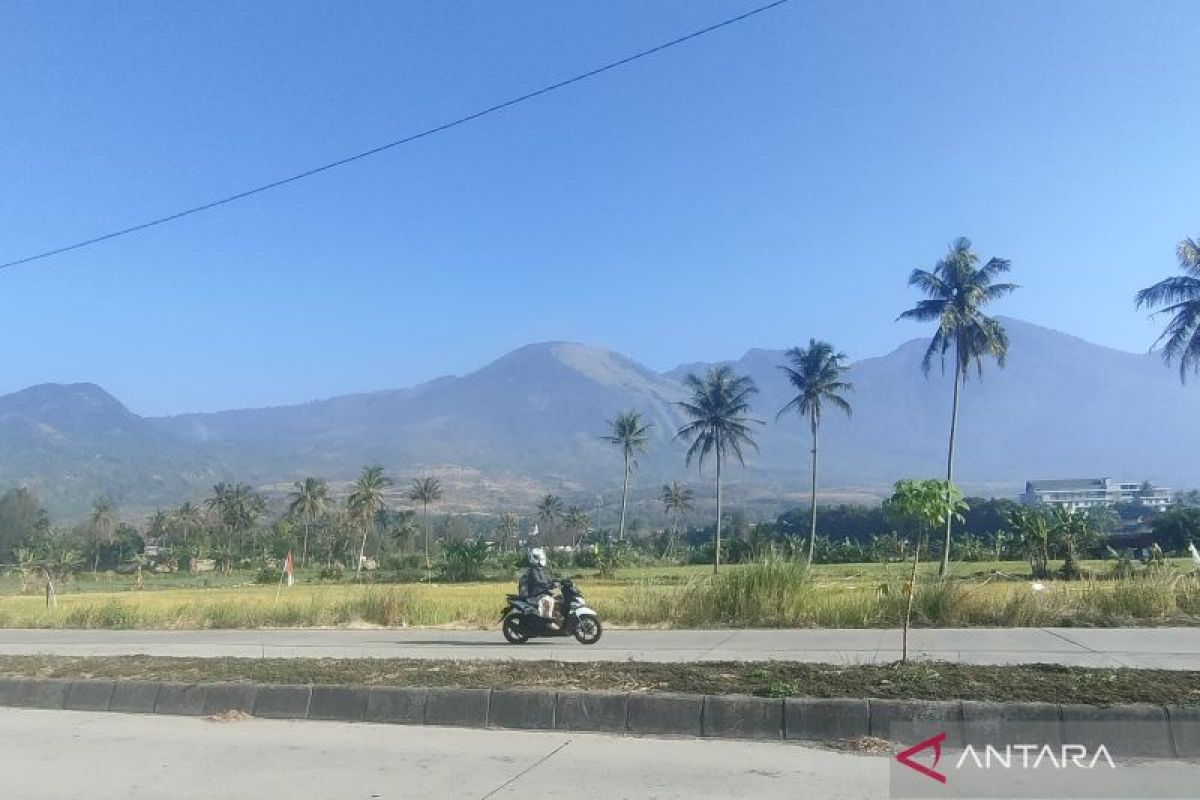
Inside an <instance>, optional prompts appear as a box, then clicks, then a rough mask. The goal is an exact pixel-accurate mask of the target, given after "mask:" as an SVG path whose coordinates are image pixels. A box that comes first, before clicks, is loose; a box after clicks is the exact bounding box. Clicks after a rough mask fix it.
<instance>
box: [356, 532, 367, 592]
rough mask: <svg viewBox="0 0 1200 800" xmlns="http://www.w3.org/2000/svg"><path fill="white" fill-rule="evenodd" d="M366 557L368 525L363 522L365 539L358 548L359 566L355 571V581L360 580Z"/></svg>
mask: <svg viewBox="0 0 1200 800" xmlns="http://www.w3.org/2000/svg"><path fill="white" fill-rule="evenodd" d="M366 555H367V523H366V521H365V520H364V521H363V538H362V544H361V545H360V546H359V548H358V565H357V566H356V567H355V569H354V580H358V579H359V576H360V575H362V564H363V559H364V558H366Z"/></svg>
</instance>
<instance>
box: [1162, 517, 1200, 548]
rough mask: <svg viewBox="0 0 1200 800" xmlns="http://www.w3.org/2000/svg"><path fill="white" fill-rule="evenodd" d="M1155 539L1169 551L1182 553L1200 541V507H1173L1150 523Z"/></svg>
mask: <svg viewBox="0 0 1200 800" xmlns="http://www.w3.org/2000/svg"><path fill="white" fill-rule="evenodd" d="M1150 525H1151V526H1152V527H1153V529H1154V540H1155V541H1156V542H1158V543H1159V545H1160V546H1161V547H1163V548H1165V549H1166V550H1167V551H1168V552H1172V553H1182V552H1184V551H1185V550H1187V546H1188V545H1189V544H1191V543H1193V542H1195V543H1200V508H1196V507H1183V508H1172V509H1171V510H1170V511H1168V512H1167V513H1165V514H1161V515H1159V516H1157V517H1155V518H1154V521H1153V522H1151V523H1150Z"/></svg>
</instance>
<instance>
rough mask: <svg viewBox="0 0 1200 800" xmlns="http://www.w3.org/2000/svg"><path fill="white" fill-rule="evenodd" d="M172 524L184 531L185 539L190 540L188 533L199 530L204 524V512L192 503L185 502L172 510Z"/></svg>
mask: <svg viewBox="0 0 1200 800" xmlns="http://www.w3.org/2000/svg"><path fill="white" fill-rule="evenodd" d="M171 525H172V527H174V528H175V529H176V530H179V531H182V532H183V540H184V541H185V542H186V541H187V540H188V534H189V533H191V532H192V531H195V530H199V529H200V528H201V527H203V525H204V512H203V511H201V510H200V509H199V508H197V507H196V506H194V505H192V503H191V502H190V501H189V502H185V503H183V504H181V505H180V506H179V508H177V509H175V510H174V511H172V512H171Z"/></svg>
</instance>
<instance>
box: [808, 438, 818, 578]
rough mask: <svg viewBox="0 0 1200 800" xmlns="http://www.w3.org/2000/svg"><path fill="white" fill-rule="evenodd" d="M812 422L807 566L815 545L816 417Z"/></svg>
mask: <svg viewBox="0 0 1200 800" xmlns="http://www.w3.org/2000/svg"><path fill="white" fill-rule="evenodd" d="M810 421H811V423H812V442H813V446H812V497H811V505H812V510H811V518H810V520H809V531H808V566H810V567H811V566H812V563H813V551H814V550H815V549H816V546H817V418H816V417H812V418H811V420H810Z"/></svg>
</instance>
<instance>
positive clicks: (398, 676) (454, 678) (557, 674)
mask: <svg viewBox="0 0 1200 800" xmlns="http://www.w3.org/2000/svg"><path fill="white" fill-rule="evenodd" d="M0 675H3V676H21V677H41V678H113V679H139V680H170V681H187V682H210V681H211V682H217V681H247V682H256V683H290V684H329V683H350V684H359V685H368V686H429V687H433V686H466V687H479V688H495V689H501V688H511V687H529V688H543V689H546V690H548V691H553V690H555V689H589V690H592V689H606V690H615V691H628V692H646V691H652V692H653V691H662V692H685V693H691V694H750V695H758V696H763V697H853V698H884V699H905V700H909V699H911V700H941V699H947V700H960V699H961V700H990V701H1045V702H1053V703H1086V704H1093V705H1104V704H1109V703H1159V704H1164V703H1170V704H1172V705H1198V704H1200V672H1192V671H1186V670H1148V669H1087V668H1080V667H1067V666H1057V665H1049V664H1033V665H1022V666H1003V667H997V666H972V665H969V664H950V663H944V662H928V661H927V662H919V663H908V664H899V663H897V664H863V665H854V666H846V665H840V666H839V665H832V664H805V663H797V662H789V661H768V662H764V663H740V662H721V661H716V662H700V663H690V664H687V663H685V664H656V663H646V662H633V661H628V662H599V663H596V662H593V663H589V662H560V661H528V662H522V669H519V670H514V669H513V668H512V666H511V665H510V664H505V663H499V662H493V661H426V660H415V659H383V658H371V659H328V658H321V659H310V658H265V659H263V658H162V657H154V656H117V657H88V658H74V657H68V656H0Z"/></svg>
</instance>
